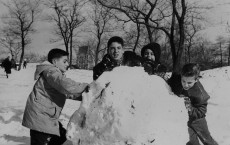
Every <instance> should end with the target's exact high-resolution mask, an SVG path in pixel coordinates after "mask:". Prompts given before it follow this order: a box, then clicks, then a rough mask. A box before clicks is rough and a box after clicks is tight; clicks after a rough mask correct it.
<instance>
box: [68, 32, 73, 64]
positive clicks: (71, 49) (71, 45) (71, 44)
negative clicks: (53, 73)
mask: <svg viewBox="0 0 230 145" xmlns="http://www.w3.org/2000/svg"><path fill="white" fill-rule="evenodd" d="M69 51H70V52H69V66H72V58H73V33H71V35H70V46H69Z"/></svg>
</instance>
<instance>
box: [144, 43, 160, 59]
mask: <svg viewBox="0 0 230 145" xmlns="http://www.w3.org/2000/svg"><path fill="white" fill-rule="evenodd" d="M146 49H150V50H152V51H153V54H154V56H155V61H156V62H157V63H159V62H160V57H161V46H160V45H159V44H158V43H155V42H152V43H149V44H147V45H145V46H144V47H143V48H142V49H141V56H142V57H144V52H145V50H146Z"/></svg>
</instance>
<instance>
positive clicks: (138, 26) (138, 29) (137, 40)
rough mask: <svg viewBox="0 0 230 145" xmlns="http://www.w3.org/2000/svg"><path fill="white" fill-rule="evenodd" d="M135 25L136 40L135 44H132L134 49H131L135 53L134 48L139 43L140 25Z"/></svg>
mask: <svg viewBox="0 0 230 145" xmlns="http://www.w3.org/2000/svg"><path fill="white" fill-rule="evenodd" d="M136 25H137V39H136V42H135V44H134V47H133V52H135V51H136V48H137V44H138V42H139V38H140V31H141V30H140V27H141V26H140V24H138V23H136Z"/></svg>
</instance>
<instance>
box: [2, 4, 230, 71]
mask: <svg viewBox="0 0 230 145" xmlns="http://www.w3.org/2000/svg"><path fill="white" fill-rule="evenodd" d="M2 4H3V5H4V6H5V8H6V10H7V11H6V12H5V13H4V14H3V15H2V16H1V21H2V23H3V24H2V25H1V31H0V44H1V47H0V52H1V53H10V54H11V55H12V56H13V57H14V59H15V60H17V62H19V63H20V64H21V63H22V61H23V59H24V58H26V59H27V60H28V61H29V62H42V61H44V60H46V56H42V55H41V54H38V53H35V52H33V51H31V50H30V49H29V48H30V45H31V43H32V42H33V41H36V40H33V39H32V35H33V34H34V33H37V30H36V26H37V25H38V24H39V22H41V21H42V22H46V23H49V24H50V25H51V26H52V27H51V28H52V29H50V33H51V34H52V35H53V37H52V38H50V43H56V44H59V45H60V46H61V45H62V46H64V48H65V50H66V51H67V52H69V54H70V55H69V62H70V65H71V66H75V67H76V68H83V69H91V68H92V67H93V66H94V65H95V64H97V63H98V62H99V61H100V60H101V59H102V57H103V56H104V55H105V53H106V44H107V41H108V39H109V38H110V37H111V36H114V35H119V36H121V37H122V38H124V40H125V49H127V50H131V51H135V52H136V53H138V54H139V53H140V49H141V48H142V47H143V46H144V45H146V44H147V43H149V42H157V43H159V44H160V45H161V47H162V56H161V62H162V63H163V64H165V65H166V66H167V67H168V71H173V72H179V71H180V68H181V66H182V65H183V64H185V63H188V62H198V63H200V64H201V65H202V66H203V67H202V68H203V69H210V68H215V67H221V66H226V65H229V56H230V45H229V38H224V37H222V36H218V38H216V41H215V42H210V41H209V40H208V39H207V36H204V35H202V33H201V32H202V30H204V29H205V27H206V24H207V23H208V20H207V19H205V16H204V12H205V11H207V10H209V8H208V7H206V6H205V5H202V4H200V3H199V1H196V0H192V1H191V0H122V1H120V0H49V1H42V0H8V1H5V2H2ZM226 32H227V33H229V26H228V25H226ZM1 59H3V58H1ZM19 66H21V65H19ZM20 69H21V68H20V67H19V68H18V70H20Z"/></svg>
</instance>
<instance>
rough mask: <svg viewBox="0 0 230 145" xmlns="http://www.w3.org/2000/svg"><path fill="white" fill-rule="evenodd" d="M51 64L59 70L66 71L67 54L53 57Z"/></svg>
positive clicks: (67, 64)
mask: <svg viewBox="0 0 230 145" xmlns="http://www.w3.org/2000/svg"><path fill="white" fill-rule="evenodd" d="M53 64H54V65H55V66H56V67H57V68H59V69H60V71H61V72H63V73H64V72H66V71H67V68H68V66H69V63H68V58H67V56H62V57H60V58H57V59H53Z"/></svg>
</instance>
